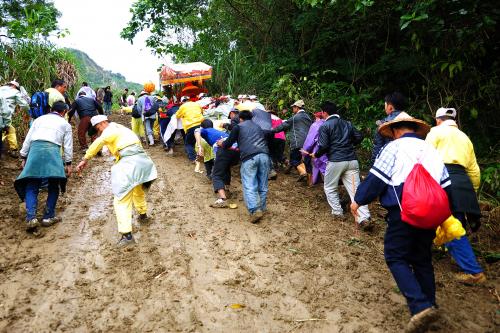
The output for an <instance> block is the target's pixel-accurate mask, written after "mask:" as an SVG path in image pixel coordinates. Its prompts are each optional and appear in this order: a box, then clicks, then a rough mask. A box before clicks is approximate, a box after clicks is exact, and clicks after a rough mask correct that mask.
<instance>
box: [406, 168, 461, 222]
mask: <svg viewBox="0 0 500 333" xmlns="http://www.w3.org/2000/svg"><path fill="white" fill-rule="evenodd" d="M450 215H451V211H450V204H449V202H448V195H447V194H446V192H445V191H444V190H443V188H442V187H441V186H440V185H439V184H438V183H437V182H436V181H435V180H434V178H432V176H431V175H430V174H429V172H428V171H427V170H426V169H425V168H424V166H423V165H422V164H421V163H417V164H415V166H414V167H413V169H412V170H411V172H410V174H409V175H408V178H406V180H405V183H404V185H403V199H402V202H401V219H402V220H403V221H404V222H406V223H408V224H411V225H412V226H414V227H416V228H421V229H436V228H437V227H438V226H439V225H441V224H442V223H443V222H444V221H445V220H446V219H447V218H448V217H450Z"/></svg>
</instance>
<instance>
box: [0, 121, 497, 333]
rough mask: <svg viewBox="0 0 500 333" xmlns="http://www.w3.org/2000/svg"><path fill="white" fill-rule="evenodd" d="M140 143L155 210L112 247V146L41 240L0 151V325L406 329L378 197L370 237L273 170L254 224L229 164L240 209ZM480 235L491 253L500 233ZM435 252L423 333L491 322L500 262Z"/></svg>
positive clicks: (30, 328) (77, 183)
mask: <svg viewBox="0 0 500 333" xmlns="http://www.w3.org/2000/svg"><path fill="white" fill-rule="evenodd" d="M115 119H116V120H119V121H122V122H124V121H125V120H126V119H125V118H121V117H116V118H115ZM75 145H77V143H75ZM148 153H149V154H150V156H151V157H152V158H153V160H154V161H155V163H156V165H157V168H158V173H159V178H158V180H157V181H156V182H155V183H154V184H153V185H152V187H151V189H150V190H149V193H148V195H147V201H148V205H149V215H150V216H151V218H150V221H149V222H148V223H146V224H139V223H138V222H137V221H136V220H135V222H134V232H135V235H136V238H137V241H138V244H137V246H135V247H133V248H127V249H125V250H118V249H116V248H115V243H116V241H117V240H118V233H117V227H116V221H115V218H114V213H113V207H112V194H111V187H110V167H111V165H112V163H113V162H112V161H111V160H110V158H109V156H103V157H98V158H96V159H94V160H93V161H92V162H91V167H90V168H89V169H88V170H87V171H85V172H84V174H83V177H82V178H79V177H77V176H74V177H73V178H71V180H70V182H69V184H68V193H66V194H65V196H64V197H63V198H61V199H60V202H59V204H58V213H59V216H61V217H62V218H63V222H62V223H60V224H57V225H55V226H53V227H50V228H46V229H43V235H42V236H41V237H38V238H35V237H33V236H30V235H28V234H26V233H25V231H24V226H23V223H22V222H23V216H24V215H23V214H24V212H23V206H22V205H21V204H20V203H19V200H18V198H17V197H16V195H15V192H14V190H13V187H12V183H13V180H14V179H15V177H16V176H17V174H18V172H19V170H18V166H17V164H16V163H15V161H14V160H12V159H10V160H9V159H8V158H6V159H4V160H1V161H0V165H1V171H0V176H1V184H0V216H1V220H2V222H1V225H0V332H401V331H402V330H403V329H404V327H405V325H406V323H407V321H408V320H409V313H408V311H407V308H406V304H405V300H404V297H403V296H402V295H401V293H400V292H399V291H398V289H397V287H396V285H395V282H394V280H393V279H392V276H391V275H390V272H389V270H388V269H387V267H386V265H385V262H384V259H383V232H384V222H383V210H381V209H380V207H379V206H378V204H375V205H373V206H371V209H372V212H373V215H374V216H375V218H376V220H377V226H376V231H375V232H374V233H373V234H370V235H367V234H365V233H363V232H361V231H359V230H357V229H356V228H355V225H354V221H353V220H352V218H350V219H348V220H347V221H345V222H340V221H336V220H334V219H333V218H332V217H331V216H330V214H329V209H328V205H327V203H326V200H325V197H324V194H323V191H322V188H321V186H319V187H314V188H312V189H311V188H308V187H306V186H304V185H299V184H297V182H296V179H295V177H294V176H293V175H282V174H280V175H279V177H278V180H277V181H273V182H271V183H270V193H269V211H270V212H269V214H268V215H267V216H266V217H265V218H264V219H263V221H262V222H261V223H259V224H257V225H253V224H250V223H249V222H248V216H247V213H246V210H245V208H244V203H243V201H242V192H241V185H240V182H239V177H238V176H237V174H238V169H237V168H235V169H233V175H234V176H235V178H234V180H233V185H234V186H233V191H232V198H231V202H232V203H236V204H237V205H238V208H237V209H213V208H209V204H210V203H211V202H212V201H213V200H214V195H213V193H212V190H211V184H210V182H209V181H208V180H207V179H206V178H205V176H204V175H200V174H195V173H194V171H193V170H194V166H193V165H192V164H190V163H188V162H187V159H186V158H185V157H184V154H183V153H182V149H181V148H178V149H177V152H176V153H175V155H174V156H172V157H169V156H166V155H165V153H164V152H163V150H162V149H161V148H160V147H158V146H156V147H151V148H150V149H148ZM79 156H81V154H80V155H79ZM42 206H43V205H42V204H40V207H42ZM40 210H41V208H40ZM488 239H489V240H490V241H489V243H488V246H489V247H490V249H492V250H496V251H498V236H494V237H493V238H491V237H490V238H488ZM491 239H492V240H491ZM474 241H475V242H481V239H477V238H474ZM434 263H435V268H436V281H437V299H438V304H439V305H440V310H441V313H442V317H441V319H440V320H439V322H438V323H437V324H435V325H434V326H433V327H432V328H431V330H432V331H434V332H450V333H451V332H498V328H499V324H500V313H499V310H500V307H499V305H500V303H499V296H498V293H499V290H500V288H499V283H498V282H499V279H498V271H499V264H498V262H497V263H491V264H488V263H485V262H484V261H482V262H481V263H482V264H483V265H484V267H485V269H486V272H487V274H488V277H489V280H488V282H487V283H486V284H484V285H482V286H464V285H461V284H458V283H456V282H455V281H454V280H453V274H454V273H455V272H457V268H456V267H455V266H454V265H453V264H452V263H451V261H450V258H449V256H447V255H444V254H442V253H438V254H436V256H435V260H434Z"/></svg>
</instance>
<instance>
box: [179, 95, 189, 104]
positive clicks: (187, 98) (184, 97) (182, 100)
mask: <svg viewBox="0 0 500 333" xmlns="http://www.w3.org/2000/svg"><path fill="white" fill-rule="evenodd" d="M187 101H189V96H182V97H181V103H184V102H187Z"/></svg>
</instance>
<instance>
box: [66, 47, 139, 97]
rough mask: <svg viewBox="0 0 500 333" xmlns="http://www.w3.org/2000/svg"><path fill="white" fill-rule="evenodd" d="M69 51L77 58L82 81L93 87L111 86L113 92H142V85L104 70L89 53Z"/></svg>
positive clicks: (69, 49)
mask: <svg viewBox="0 0 500 333" xmlns="http://www.w3.org/2000/svg"><path fill="white" fill-rule="evenodd" d="M67 50H68V51H69V52H70V53H71V54H72V55H73V56H74V57H75V60H76V67H77V68H78V70H79V72H80V75H81V78H82V81H87V82H88V83H89V85H90V86H91V87H93V88H98V87H105V86H108V85H110V86H111V87H112V89H113V90H123V89H124V88H129V91H135V92H136V93H138V92H140V91H141V90H142V85H140V84H138V83H134V82H129V81H127V79H126V78H125V76H123V75H122V74H120V73H113V72H111V71H108V70H105V69H103V68H102V67H101V66H99V65H98V64H97V63H96V62H95V61H94V60H92V58H90V57H89V56H88V54H87V53H85V52H83V51H80V50H76V49H71V48H67Z"/></svg>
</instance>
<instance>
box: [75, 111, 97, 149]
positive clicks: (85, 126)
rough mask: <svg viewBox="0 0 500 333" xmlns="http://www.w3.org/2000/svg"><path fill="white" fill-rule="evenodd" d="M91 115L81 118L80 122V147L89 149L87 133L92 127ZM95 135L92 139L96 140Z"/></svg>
mask: <svg viewBox="0 0 500 333" xmlns="http://www.w3.org/2000/svg"><path fill="white" fill-rule="evenodd" d="M90 118H92V117H91V116H84V117H82V118H80V123H79V124H78V142H79V143H80V148H82V149H87V148H88V146H87V133H89V130H90V129H91V128H92V123H91V122H90ZM94 139H95V135H94V136H91V138H90V140H91V141H94Z"/></svg>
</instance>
